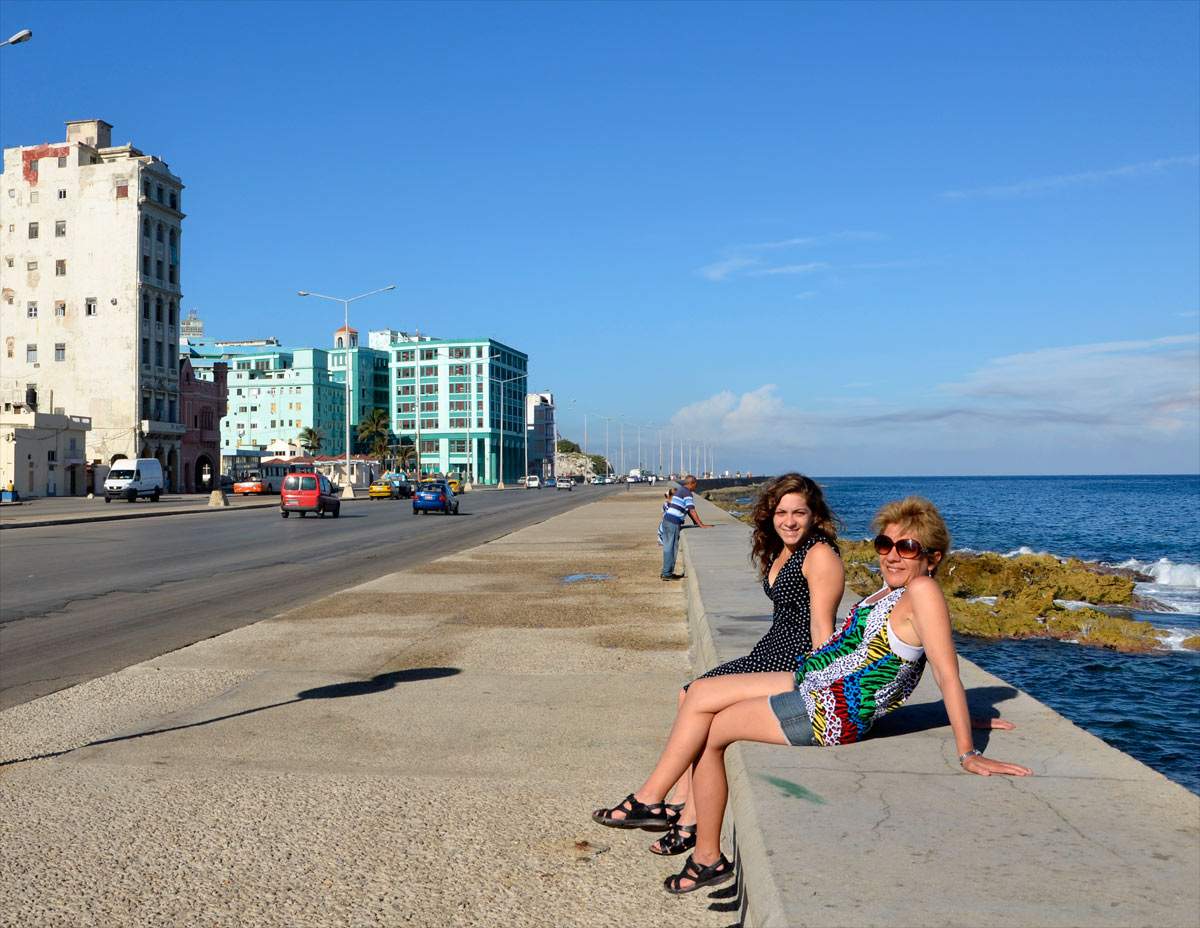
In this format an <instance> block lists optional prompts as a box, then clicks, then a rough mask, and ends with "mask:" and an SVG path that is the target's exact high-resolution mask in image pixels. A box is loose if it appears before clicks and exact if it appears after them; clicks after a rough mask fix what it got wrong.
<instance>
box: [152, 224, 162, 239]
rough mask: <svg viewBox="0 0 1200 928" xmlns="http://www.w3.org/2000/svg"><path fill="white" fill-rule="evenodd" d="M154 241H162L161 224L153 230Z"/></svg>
mask: <svg viewBox="0 0 1200 928" xmlns="http://www.w3.org/2000/svg"><path fill="white" fill-rule="evenodd" d="M154 239H155V241H159V242H161V241H163V240H164V239H163V224H162V223H161V222H160V223H159V224H158V226H157V227H156V228H155V230H154Z"/></svg>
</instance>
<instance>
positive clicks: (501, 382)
mask: <svg viewBox="0 0 1200 928" xmlns="http://www.w3.org/2000/svg"><path fill="white" fill-rule="evenodd" d="M489 360H491V359H490V358H489ZM528 376H529V374H528V373H525V374H518V375H517V376H516V377H509V378H508V379H507V380H495V378H493V382H494V383H497V384H499V385H500V479H499V480H498V481H497V482H496V489H497V490H503V489H505V486H504V385H505V384H509V383H512V382H513V381H515V380H525V379H526V378H527V377H528ZM528 392H529V391H528V389H526V390H524V391H523V393H526V394H527V393H528ZM526 402H528V400H526ZM521 424H522V426H524V424H525V410H521ZM525 456H526V458H528V456H529V433H528V430H526V434H525ZM525 473H526V475H528V473H529V464H528V463H526V465H525Z"/></svg>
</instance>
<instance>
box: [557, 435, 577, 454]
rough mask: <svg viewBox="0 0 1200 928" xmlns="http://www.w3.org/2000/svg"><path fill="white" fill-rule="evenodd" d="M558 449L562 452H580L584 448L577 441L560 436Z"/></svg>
mask: <svg viewBox="0 0 1200 928" xmlns="http://www.w3.org/2000/svg"><path fill="white" fill-rule="evenodd" d="M558 450H559V453H560V454H579V452H580V451H581V450H582V449H580V447H579V445H577V444H575V442H573V441H568V440H567V439H565V438H560V439H559V440H558Z"/></svg>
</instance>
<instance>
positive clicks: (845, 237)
mask: <svg viewBox="0 0 1200 928" xmlns="http://www.w3.org/2000/svg"><path fill="white" fill-rule="evenodd" d="M886 238H887V236H886V235H882V234H881V233H879V232H856V231H852V230H848V231H845V232H831V233H829V234H827V235H808V236H804V237H803V238H787V239H784V240H783V241H781V242H758V243H757V244H753V245H736V246H734V247H735V249H736V250H739V251H741V250H746V251H759V250H762V251H767V250H771V249H775V248H810V247H812V246H814V245H827V244H829V243H830V242H881V241H884V240H885V239H886Z"/></svg>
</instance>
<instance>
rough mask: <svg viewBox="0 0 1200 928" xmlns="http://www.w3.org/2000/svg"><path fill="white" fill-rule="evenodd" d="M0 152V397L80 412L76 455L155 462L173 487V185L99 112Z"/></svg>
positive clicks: (177, 217) (158, 163) (178, 227)
mask: <svg viewBox="0 0 1200 928" xmlns="http://www.w3.org/2000/svg"><path fill="white" fill-rule="evenodd" d="M66 125H67V138H66V141H65V142H47V143H43V144H40V145H25V146H18V147H15V148H7V149H5V150H4V171H3V174H2V175H0V211H2V213H3V223H0V262H2V263H0V274H2V275H3V289H2V293H0V330H2V332H3V337H4V342H5V345H4V355H3V370H2V376H0V397H2V401H3V405H4V409H6V410H8V409H13V408H15V407H18V406H20V407H24V408H29V407H31V406H32V407H34V408H37V409H40V410H42V411H45V412H51V413H52V412H54V411H55V410H57V409H62V410H64V411H66V412H67V413H68V414H75V415H81V416H90V417H91V420H92V428H91V431H89V432H88V435H87V457H88V459H89V460H91V461H97V462H100V463H103V464H109V463H111V462H112V461H113V460H115V459H117V458H120V457H130V458H132V457H155V458H158V459H159V460H160V461H161V462H162V464H163V469H164V471H165V473H166V474H167V477H168V481H169V483H168V485H169V486H170V487H172V488H175V487H177V486H179V476H180V474H179V468H180V466H181V463H180V441H181V439H182V438H183V434H184V431H185V428H184V425H183V424H182V423H181V422H180V410H179V348H178V344H179V334H180V333H179V301H180V297H181V289H180V286H181V285H180V280H181V278H180V251H181V247H182V223H183V219H184V213H183V204H182V192H183V183H182V181H181V180H180V179H179V178H178V177H177V176H176V175H175V174H172V173H171V171H170V169H169V168H168V167H167V164H166V162H164V161H162V160H160V159H159V158H157V157H155V156H153V155H145V154H143V153H142V152H141V151H139V150H138V149H136V148H134V147H133V146H132V145H131V144H128V143H127V144H125V145H113V144H112V126H111V125H109V124H108V123H107V122H105V121H104V120H102V119H84V120H76V121H72V122H68V123H67V124H66Z"/></svg>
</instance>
